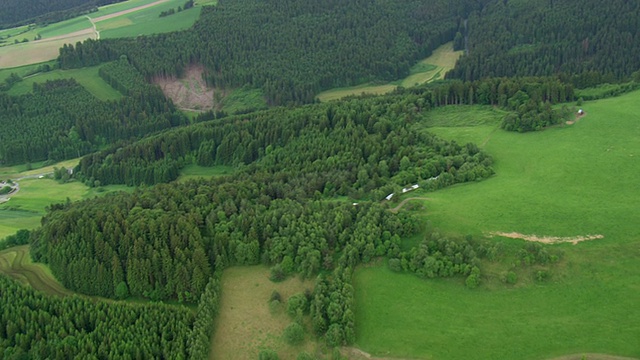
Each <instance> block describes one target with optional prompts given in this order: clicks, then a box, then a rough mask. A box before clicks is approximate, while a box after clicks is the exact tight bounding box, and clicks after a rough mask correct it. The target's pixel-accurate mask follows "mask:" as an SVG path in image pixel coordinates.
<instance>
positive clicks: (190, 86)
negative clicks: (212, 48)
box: [153, 65, 224, 111]
mask: <svg viewBox="0 0 640 360" xmlns="http://www.w3.org/2000/svg"><path fill="white" fill-rule="evenodd" d="M203 74H204V67H202V66H199V65H193V66H191V67H189V68H188V69H187V70H186V72H185V77H184V78H181V79H178V78H175V77H156V78H154V79H153V83H154V84H156V85H158V86H160V88H161V89H162V92H164V94H165V96H167V97H168V98H170V99H171V100H173V103H174V104H175V105H176V106H177V107H178V108H180V109H183V110H191V111H208V110H211V109H213V108H214V95H215V93H216V91H218V92H219V93H221V94H222V96H218V97H219V98H223V97H224V93H222V92H221V91H220V90H214V89H211V88H208V87H207V84H206V83H205V81H204V79H203V78H202V75H203Z"/></svg>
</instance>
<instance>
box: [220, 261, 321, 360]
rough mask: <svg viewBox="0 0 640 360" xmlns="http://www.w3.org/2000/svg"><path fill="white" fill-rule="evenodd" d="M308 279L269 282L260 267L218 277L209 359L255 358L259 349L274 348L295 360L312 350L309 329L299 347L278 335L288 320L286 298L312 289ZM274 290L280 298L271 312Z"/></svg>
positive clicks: (235, 271) (239, 269)
mask: <svg viewBox="0 0 640 360" xmlns="http://www.w3.org/2000/svg"><path fill="white" fill-rule="evenodd" d="M313 287H314V283H313V282H312V281H301V280H300V279H298V278H290V279H287V280H285V281H283V282H279V283H273V282H271V281H270V280H269V269H268V268H267V267H264V266H242V267H232V268H229V269H227V270H225V271H224V274H223V276H222V299H221V302H220V314H219V315H218V317H217V319H216V328H215V334H214V336H213V342H212V349H211V356H210V359H216V360H235V359H257V358H258V353H259V352H260V350H262V349H267V348H268V349H272V350H274V351H276V352H277V353H278V355H279V357H280V359H283V360H285V359H292V360H293V359H295V358H296V356H297V355H298V353H300V352H302V351H307V352H314V348H315V343H314V342H313V341H311V340H310V339H311V336H310V334H311V329H310V327H309V326H307V329H306V334H305V335H306V341H305V343H304V344H302V345H299V346H295V347H293V346H290V345H287V344H286V343H285V342H284V340H283V339H282V338H281V336H282V333H283V331H284V329H285V328H286V327H287V326H288V325H289V324H290V323H291V322H292V320H291V319H290V318H289V316H288V315H287V314H286V300H287V299H288V298H289V297H290V296H291V295H294V294H297V293H301V292H304V290H305V289H309V290H312V289H313ZM274 290H276V291H278V292H279V293H280V295H281V297H282V300H283V301H282V303H281V304H280V306H279V307H278V311H277V312H275V313H273V314H272V313H271V311H270V309H269V299H270V297H271V293H272V292H273V291H274Z"/></svg>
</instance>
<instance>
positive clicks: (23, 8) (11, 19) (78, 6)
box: [0, 0, 124, 29]
mask: <svg viewBox="0 0 640 360" xmlns="http://www.w3.org/2000/svg"><path fill="white" fill-rule="evenodd" d="M121 1H124V0H57V1H43V0H27V1H24V0H5V1H3V2H2V12H0V29H6V28H12V27H16V26H20V25H28V24H31V23H38V24H51V23H55V22H58V21H62V20H65V19H70V18H73V17H76V16H78V15H81V14H83V13H88V12H90V11H95V10H97V7H98V6H104V5H108V4H113V3H117V2H121Z"/></svg>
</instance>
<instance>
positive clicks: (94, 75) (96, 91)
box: [7, 65, 122, 101]
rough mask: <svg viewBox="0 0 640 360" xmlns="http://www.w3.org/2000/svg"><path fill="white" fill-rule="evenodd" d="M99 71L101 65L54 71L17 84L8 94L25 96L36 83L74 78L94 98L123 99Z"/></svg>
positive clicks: (105, 99)
mask: <svg viewBox="0 0 640 360" xmlns="http://www.w3.org/2000/svg"><path fill="white" fill-rule="evenodd" d="M99 70H100V65H98V66H92V67H88V68H81V69H71V70H53V71H49V72H45V73H39V74H36V75H34V76H30V77H28V78H26V79H23V80H22V81H20V82H19V83H16V84H15V85H13V87H11V89H10V90H9V91H8V92H7V93H8V94H10V95H23V94H26V93H29V92H31V90H32V89H33V84H34V83H43V82H46V81H47V80H59V79H70V78H74V79H75V80H76V81H77V82H78V83H79V84H80V85H82V86H83V87H84V88H85V89H87V91H89V92H90V93H91V94H93V96H95V97H97V98H98V99H100V100H102V101H107V100H118V99H120V98H122V94H121V93H120V92H119V91H118V90H116V89H114V88H113V87H111V85H109V84H108V83H107V82H106V81H104V80H103V79H102V78H101V77H100V75H98V71H99Z"/></svg>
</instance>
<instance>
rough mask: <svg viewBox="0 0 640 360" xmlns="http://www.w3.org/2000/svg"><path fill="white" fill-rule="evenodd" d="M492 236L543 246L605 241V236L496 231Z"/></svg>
mask: <svg viewBox="0 0 640 360" xmlns="http://www.w3.org/2000/svg"><path fill="white" fill-rule="evenodd" d="M490 234H491V236H503V237H508V238H511V239H522V240H526V241H535V242H540V243H543V244H561V243H572V244H573V245H576V244H577V243H579V242H581V241H587V240H596V239H603V238H604V236H603V235H583V236H572V237H560V236H538V235H524V234H520V233H517V232H510V233H506V232H499V231H494V232H491V233H490Z"/></svg>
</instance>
